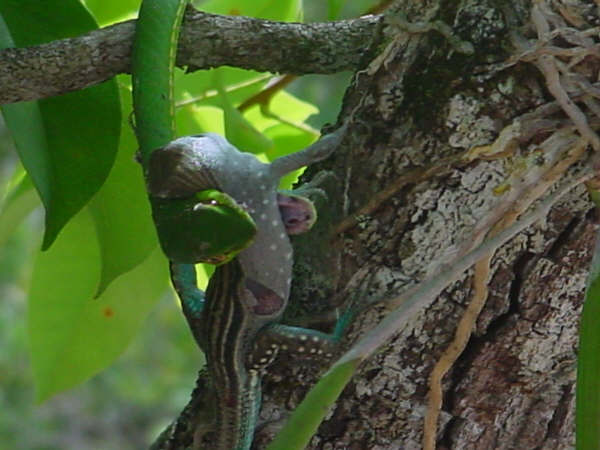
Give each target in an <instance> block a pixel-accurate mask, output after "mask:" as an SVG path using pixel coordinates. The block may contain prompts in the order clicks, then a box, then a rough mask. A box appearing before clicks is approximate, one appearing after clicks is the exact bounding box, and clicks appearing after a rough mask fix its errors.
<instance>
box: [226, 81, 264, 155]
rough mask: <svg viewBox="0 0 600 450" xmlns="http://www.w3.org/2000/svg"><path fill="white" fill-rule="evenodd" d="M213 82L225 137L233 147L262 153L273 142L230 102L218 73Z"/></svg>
mask: <svg viewBox="0 0 600 450" xmlns="http://www.w3.org/2000/svg"><path fill="white" fill-rule="evenodd" d="M215 82H216V85H217V90H218V91H219V97H220V100H221V107H222V108H223V113H224V120H225V137H226V138H227V140H228V141H229V142H231V143H232V144H233V145H234V146H235V147H237V148H239V149H241V150H243V151H247V152H252V153H264V152H266V151H268V150H269V149H270V148H271V147H272V146H273V143H272V142H271V140H270V139H268V138H267V137H266V136H265V135H264V134H262V133H261V132H260V131H258V130H257V129H256V128H255V127H254V125H253V124H251V123H250V122H249V121H248V120H247V119H246V118H245V117H244V116H243V115H242V113H240V112H239V111H238V110H237V108H236V107H235V106H234V105H233V104H232V103H231V101H230V100H229V97H228V95H227V94H226V93H225V90H224V89H223V85H222V84H221V81H220V78H219V75H218V73H215Z"/></svg>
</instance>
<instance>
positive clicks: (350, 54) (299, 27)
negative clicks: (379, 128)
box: [0, 8, 380, 104]
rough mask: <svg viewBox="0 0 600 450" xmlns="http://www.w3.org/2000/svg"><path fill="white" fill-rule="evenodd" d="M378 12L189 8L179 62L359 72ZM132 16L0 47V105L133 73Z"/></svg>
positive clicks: (199, 66) (271, 69) (298, 71)
mask: <svg viewBox="0 0 600 450" xmlns="http://www.w3.org/2000/svg"><path fill="white" fill-rule="evenodd" d="M379 21H380V16H367V17H362V18H359V19H353V20H343V21H339V22H328V23H311V24H300V23H284V22H272V21H268V20H262V19H253V18H249V17H243V16H236V17H232V16H220V15H215V14H207V13H204V12H200V11H196V10H193V9H191V8H190V9H189V10H188V11H187V12H186V16H185V18H184V23H183V27H182V30H181V35H180V39H179V50H178V54H177V65H178V66H179V67H184V66H187V67H188V70H199V69H208V68H211V67H219V66H224V65H228V66H235V67H241V68H244V69H252V70H257V71H269V72H282V73H294V74H307V73H322V74H327V73H335V72H340V71H343V70H355V69H356V68H358V67H359V65H360V63H361V60H362V57H363V54H364V53H365V52H366V51H367V50H368V48H369V45H370V44H371V39H370V36H373V33H374V32H375V30H376V26H377V24H378V23H379ZM134 31H135V21H134V20H131V21H127V22H121V23H118V24H115V25H112V26H109V27H106V28H102V29H99V30H95V31H92V32H90V33H88V34H85V35H83V36H78V37H74V38H69V39H62V40H58V41H53V42H49V43H47V44H42V45H39V46H35V47H27V48H10V49H5V50H2V51H0V104H2V103H12V102H18V101H24V100H35V99H40V98H45V97H51V96H54V95H60V94H64V93H67V92H71V91H75V90H79V89H83V88H85V87H88V86H92V85H94V84H98V83H101V82H103V81H106V80H107V79H109V78H111V77H113V76H114V75H117V74H119V73H129V71H130V56H131V45H132V40H133V34H134Z"/></svg>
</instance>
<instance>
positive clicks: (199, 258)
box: [152, 189, 256, 265]
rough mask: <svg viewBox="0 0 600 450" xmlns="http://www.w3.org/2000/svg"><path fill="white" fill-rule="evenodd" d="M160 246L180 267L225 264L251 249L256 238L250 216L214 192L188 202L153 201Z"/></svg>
mask: <svg viewBox="0 0 600 450" xmlns="http://www.w3.org/2000/svg"><path fill="white" fill-rule="evenodd" d="M152 204H153V208H152V209H153V216H154V220H155V223H156V228H157V230H158V236H159V241H160V245H161V247H162V250H163V252H164V253H165V255H167V257H168V258H169V259H170V260H171V261H174V262H176V263H181V264H197V263H209V264H216V265H219V264H224V263H226V262H228V261H230V260H231V259H233V258H234V257H235V256H236V255H237V254H238V253H239V252H240V251H242V250H243V249H245V248H246V247H248V246H249V245H250V244H251V243H252V241H253V239H254V236H255V235H256V224H255V223H254V220H252V218H251V217H250V215H249V214H248V213H247V212H246V211H245V210H244V209H243V208H242V207H241V206H240V205H238V204H237V203H236V202H235V200H233V199H232V198H231V197H230V196H229V195H227V194H224V193H223V192H220V191H217V190H215V189H207V190H204V191H201V192H197V193H195V194H193V195H192V196H190V197H187V198H178V199H160V198H154V199H152Z"/></svg>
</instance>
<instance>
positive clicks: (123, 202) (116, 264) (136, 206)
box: [89, 76, 158, 295]
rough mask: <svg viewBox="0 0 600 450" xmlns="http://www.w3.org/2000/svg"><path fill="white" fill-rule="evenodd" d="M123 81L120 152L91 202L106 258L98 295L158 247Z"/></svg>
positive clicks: (128, 97) (103, 254) (129, 102)
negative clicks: (129, 121) (138, 160)
mask: <svg viewBox="0 0 600 450" xmlns="http://www.w3.org/2000/svg"><path fill="white" fill-rule="evenodd" d="M121 81H122V82H121V85H122V86H123V87H122V88H121V99H122V104H123V114H122V116H123V124H122V127H121V138H120V149H119V153H118V155H117V159H116V161H115V164H114V167H113V169H112V171H111V173H110V175H109V177H108V179H107V180H106V182H105V183H104V185H103V186H102V188H101V189H100V191H98V193H97V194H96V195H95V196H94V197H93V198H92V200H91V201H90V203H89V209H90V212H91V213H92V217H93V219H94V223H95V226H96V233H97V236H98V242H99V244H100V255H101V259H102V270H101V276H100V284H99V286H98V293H97V294H98V295H99V294H101V293H102V291H103V290H104V289H105V288H106V286H108V284H109V283H110V282H111V281H113V280H114V279H115V278H117V277H118V276H119V275H121V274H123V273H125V272H127V271H128V270H131V269H132V268H134V267H135V266H137V265H138V264H140V263H141V262H142V261H144V260H145V259H146V258H147V257H148V255H149V254H150V252H151V251H152V250H153V249H154V248H156V246H157V244H158V241H157V239H156V231H155V229H154V224H153V222H152V215H151V211H150V203H149V202H148V198H147V194H146V185H145V182H144V178H143V174H142V168H141V165H140V164H138V163H137V162H136V161H135V158H134V154H135V151H136V149H137V142H136V140H135V136H134V134H133V130H132V129H131V127H130V126H129V124H128V123H127V120H126V118H127V117H129V116H130V113H131V109H132V107H131V91H130V90H129V89H128V88H127V87H125V85H126V84H127V80H126V79H125V76H122V77H121Z"/></svg>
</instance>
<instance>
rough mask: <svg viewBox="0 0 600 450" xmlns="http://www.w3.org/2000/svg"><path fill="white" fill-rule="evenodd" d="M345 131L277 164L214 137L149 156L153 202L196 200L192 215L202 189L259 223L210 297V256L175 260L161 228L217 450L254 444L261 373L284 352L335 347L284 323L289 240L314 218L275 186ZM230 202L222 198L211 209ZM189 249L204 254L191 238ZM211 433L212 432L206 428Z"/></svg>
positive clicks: (306, 205) (223, 268)
mask: <svg viewBox="0 0 600 450" xmlns="http://www.w3.org/2000/svg"><path fill="white" fill-rule="evenodd" d="M346 128H347V126H346V125H343V126H341V127H340V128H338V129H337V130H336V131H335V132H334V133H331V134H328V135H325V136H324V137H323V138H322V139H321V140H319V141H317V142H316V143H315V144H313V145H312V146H310V147H308V148H306V149H304V150H301V151H299V152H296V153H293V154H290V155H287V156H283V157H280V158H278V159H276V160H274V161H273V162H272V163H271V164H264V163H261V162H260V161H259V160H258V159H257V158H256V157H255V156H254V155H252V154H249V153H244V152H240V151H239V150H238V149H236V148H235V147H234V146H232V145H231V144H229V143H228V142H227V141H226V140H225V139H224V138H222V137H221V136H219V135H217V134H213V133H206V134H202V135H196V136H186V137H182V138H179V139H176V140H174V141H172V142H171V143H169V144H168V145H166V146H165V147H163V148H160V149H157V150H155V151H154V152H153V154H152V155H151V158H150V161H149V165H148V169H147V173H146V176H147V180H148V183H147V184H148V190H149V192H150V195H151V196H152V197H154V199H155V201H159V202H165V204H168V202H169V201H173V200H174V201H182V200H185V199H189V201H190V202H191V203H194V202H195V204H196V205H199V207H198V208H194V207H193V206H192V207H190V208H186V209H185V211H186V214H187V215H188V216H193V215H194V214H199V213H203V211H204V207H205V203H203V202H202V201H200V200H199V199H198V193H203V192H205V191H207V190H213V189H214V190H217V191H218V192H221V193H222V194H224V195H225V196H226V197H225V199H226V201H227V202H228V203H227V205H225V207H226V208H231V209H232V210H233V212H234V213H236V214H238V217H240V218H242V219H243V217H244V213H247V214H249V216H250V218H251V219H252V221H253V222H254V223H255V224H256V233H255V235H254V236H251V237H248V238H247V239H246V238H245V239H246V240H247V241H248V242H249V244H248V245H247V246H246V244H247V242H246V241H245V240H244V239H241V245H240V247H245V248H243V249H242V250H241V251H239V253H237V256H235V257H234V258H232V257H231V256H232V254H233V252H229V253H228V254H227V255H222V256H221V257H222V259H223V261H225V263H224V264H222V265H219V266H218V267H217V268H216V270H215V273H214V274H213V276H212V277H211V279H210V281H209V285H208V288H207V290H206V293H205V294H204V293H202V291H200V290H199V289H198V288H197V286H196V274H195V269H194V266H193V263H195V262H199V261H205V257H206V255H205V253H204V252H203V251H200V252H198V254H194V252H184V253H186V254H183V255H182V254H181V252H179V253H178V254H169V253H168V250H169V244H168V242H165V243H164V244H163V241H167V240H168V238H167V237H165V236H161V233H160V232H161V227H160V226H159V227H158V230H159V238H161V245H162V246H163V249H164V250H165V251H166V252H167V256H168V257H169V258H170V259H171V264H170V267H171V276H172V280H173V284H174V286H175V289H176V291H177V293H178V295H179V296H180V298H181V302H182V308H183V310H184V314H185V316H186V318H187V320H188V322H189V324H190V328H191V329H192V333H193V335H194V337H195V339H196V341H197V342H198V344H199V346H200V348H201V349H202V350H203V351H204V353H205V356H206V361H207V372H208V374H209V380H210V381H209V382H210V383H211V392H212V393H213V394H214V399H213V405H212V409H213V411H214V415H215V418H214V419H215V423H214V427H213V432H212V433H209V439H210V440H211V443H212V444H211V448H214V449H218V450H225V449H228V450H229V449H238V450H246V449H249V448H250V446H251V443H252V439H253V433H254V427H255V425H256V421H257V417H258V412H259V409H260V379H261V374H262V372H263V371H264V369H265V368H266V367H267V366H268V364H269V363H270V362H271V361H272V360H273V358H274V357H275V356H276V354H277V352H278V351H279V350H280V349H281V350H289V349H292V348H295V350H296V351H297V352H299V353H304V354H306V355H309V356H310V355H317V354H320V353H328V352H329V351H330V350H329V349H328V348H329V347H330V346H332V345H334V344H333V341H332V339H331V337H330V335H327V334H325V333H321V332H318V331H314V330H307V329H302V328H296V327H289V326H286V325H281V324H279V323H278V322H279V320H280V319H281V316H282V314H283V312H284V310H285V307H286V305H287V301H288V298H289V293H290V285H291V277H292V264H293V250H292V246H291V243H290V240H289V237H288V236H289V235H290V234H298V233H301V232H304V231H306V230H307V229H309V228H310V226H311V225H312V223H314V220H315V218H316V214H315V212H314V207H312V203H311V202H310V201H309V200H308V199H305V198H303V197H300V196H296V195H293V194H286V193H279V192H278V191H277V187H278V183H279V179H280V178H281V177H282V176H283V175H284V174H286V173H288V172H291V171H293V170H296V169H298V168H300V167H303V166H305V165H308V164H311V163H313V162H316V161H320V160H322V159H324V158H326V157H327V156H329V154H330V153H331V152H332V151H333V150H334V149H335V148H336V147H337V146H338V145H339V144H340V142H341V140H342V138H343V136H344V133H345V130H346ZM232 202H233V203H232ZM223 205H224V203H219V201H215V202H214V203H213V204H212V206H215V207H216V206H223ZM226 222H227V221H226ZM224 223H225V222H224ZM162 229H163V230H164V229H168V227H162ZM197 235H199V237H193V239H196V240H199V241H201V242H200V243H202V242H203V241H206V238H205V237H201V236H200V235H201V233H200V232H198V233H197ZM238 244H239V243H238ZM190 247H191V248H203V246H202V245H195V244H194V242H192V243H191V245H190ZM212 257H214V255H211V258H212ZM217 259H218V258H217ZM200 428H202V427H200ZM204 428H208V429H210V428H211V426H207V425H206V424H204ZM197 434H198V435H197V436H196V438H195V443H194V448H200V447H199V445H200V441H201V440H202V439H203V438H202V434H203V431H199V432H198V433H197ZM204 439H206V436H204Z"/></svg>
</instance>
